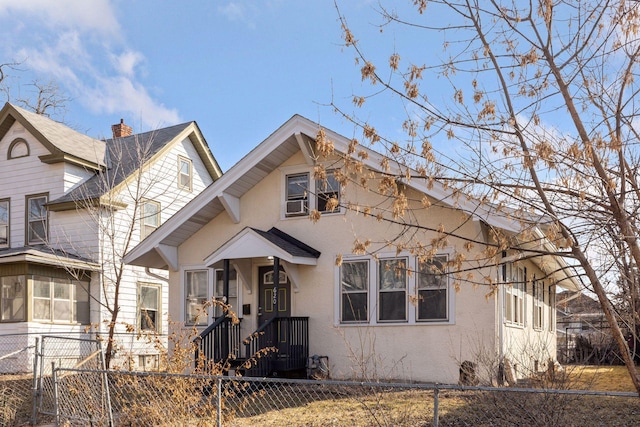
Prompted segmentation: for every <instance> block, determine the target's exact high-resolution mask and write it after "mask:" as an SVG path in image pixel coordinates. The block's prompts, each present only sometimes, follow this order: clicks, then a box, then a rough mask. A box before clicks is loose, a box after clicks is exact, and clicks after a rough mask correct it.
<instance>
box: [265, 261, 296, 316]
mask: <svg viewBox="0 0 640 427" xmlns="http://www.w3.org/2000/svg"><path fill="white" fill-rule="evenodd" d="M258 285H259V291H260V295H259V297H258V326H262V325H263V324H265V323H266V322H268V321H269V320H271V319H273V318H274V317H289V316H291V282H289V278H288V277H287V273H286V272H285V271H284V269H283V268H282V267H280V283H279V284H278V286H276V285H275V280H274V277H273V266H266V267H259V268H258Z"/></svg>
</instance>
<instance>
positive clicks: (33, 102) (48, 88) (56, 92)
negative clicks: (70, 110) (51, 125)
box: [17, 80, 71, 117]
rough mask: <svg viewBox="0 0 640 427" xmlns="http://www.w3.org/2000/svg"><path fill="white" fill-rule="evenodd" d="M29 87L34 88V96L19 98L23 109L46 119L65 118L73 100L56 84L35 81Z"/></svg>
mask: <svg viewBox="0 0 640 427" xmlns="http://www.w3.org/2000/svg"><path fill="white" fill-rule="evenodd" d="M29 86H31V87H32V92H33V93H34V95H33V96H32V97H19V98H17V102H18V103H19V104H20V105H21V106H22V107H24V108H26V109H27V110H30V111H33V112H34V113H36V114H40V115H42V116H46V117H52V116H56V117H58V116H64V114H65V113H66V112H67V103H68V102H69V101H71V98H69V97H68V96H66V95H65V94H64V93H63V92H62V90H61V89H60V86H58V84H57V83H56V82H54V81H49V82H46V83H43V82H41V81H39V80H34V81H33V83H31V84H30V85H29Z"/></svg>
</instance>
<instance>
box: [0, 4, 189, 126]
mask: <svg viewBox="0 0 640 427" xmlns="http://www.w3.org/2000/svg"><path fill="white" fill-rule="evenodd" d="M0 20H3V21H5V22H8V21H9V20H11V21H12V22H16V23H18V22H21V23H22V24H16V27H15V28H14V29H13V31H14V32H15V31H22V32H23V33H24V37H20V35H18V36H17V37H15V40H16V41H17V42H18V43H20V44H22V45H21V46H20V45H18V46H13V49H14V51H13V52H11V54H12V55H15V56H14V57H15V58H16V60H18V61H24V67H26V68H28V69H29V70H31V71H32V72H33V73H34V74H35V76H36V78H38V79H39V80H54V81H55V82H56V83H57V84H58V85H59V86H61V87H62V88H63V90H65V91H66V92H68V93H69V94H70V95H71V97H72V98H73V99H74V100H75V102H78V103H80V104H81V105H82V106H83V108H86V109H87V110H88V111H91V112H92V113H93V114H96V115H99V114H118V115H125V116H126V115H127V114H130V115H131V117H132V118H134V119H135V120H139V121H140V122H141V125H142V126H145V127H148V128H154V129H155V128H157V127H158V126H161V125H171V124H175V123H177V122H179V121H180V120H181V119H180V116H179V114H178V112H177V110H175V109H170V108H167V107H165V106H164V105H163V104H162V103H161V102H159V101H158V100H157V99H154V98H153V97H152V96H151V95H150V93H149V90H148V89H147V88H146V87H145V85H144V83H143V79H142V77H144V76H141V72H144V68H143V67H142V65H143V64H144V63H145V62H146V58H145V56H144V54H143V53H141V52H139V51H136V50H135V49H133V48H132V47H130V46H129V45H128V44H127V43H126V38H125V36H124V32H122V33H120V27H119V25H118V21H117V18H116V16H115V9H114V5H113V4H112V0H111V1H109V0H91V1H87V0H56V1H55V2H54V1H50V0H26V1H25V0H23V1H22V2H16V1H14V0H0ZM26 22H28V24H24V23H26ZM0 34H1V33H0ZM31 36H34V37H31ZM8 47H9V46H8Z"/></svg>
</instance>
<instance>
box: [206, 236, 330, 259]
mask: <svg viewBox="0 0 640 427" xmlns="http://www.w3.org/2000/svg"><path fill="white" fill-rule="evenodd" d="M269 256H272V257H278V258H280V259H281V260H283V261H285V262H288V263H290V264H302V265H316V264H317V260H318V258H319V257H320V251H318V250H316V249H313V248H312V247H311V246H309V245H307V244H305V243H303V242H301V241H300V240H297V239H296V238H294V237H292V236H290V235H289V234H287V233H285V232H284V231H281V230H279V229H277V228H275V227H273V228H271V229H270V230H269V231H262V230H258V229H256V228H252V227H246V228H244V229H242V231H240V232H239V233H238V234H236V235H235V236H233V237H232V238H231V239H230V240H228V241H227V242H226V243H225V244H223V245H222V246H220V247H219V248H218V249H217V250H216V251H214V252H213V253H212V254H211V255H209V256H208V257H207V258H205V260H204V262H205V265H207V266H208V267H214V266H216V265H218V264H219V263H220V262H221V261H222V260H224V259H243V258H260V257H269Z"/></svg>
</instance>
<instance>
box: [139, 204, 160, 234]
mask: <svg viewBox="0 0 640 427" xmlns="http://www.w3.org/2000/svg"><path fill="white" fill-rule="evenodd" d="M147 204H153V205H156V207H157V213H156V214H155V217H156V219H157V224H158V225H157V226H156V227H155V228H154V229H153V230H152V231H151V232H150V233H147V232H146V231H145V230H146V227H147V225H146V222H145V220H146V219H147V218H151V215H147V213H146V212H145V208H144V207H145V206H146V205H147ZM161 210H162V206H161V205H160V202H156V201H155V200H151V199H143V200H141V201H140V240H144V239H146V238H147V237H148V236H150V235H151V233H153V232H154V231H156V230H157V229H158V228H159V227H160V225H161V224H162V222H161V218H162V217H161V215H160V212H161Z"/></svg>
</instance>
